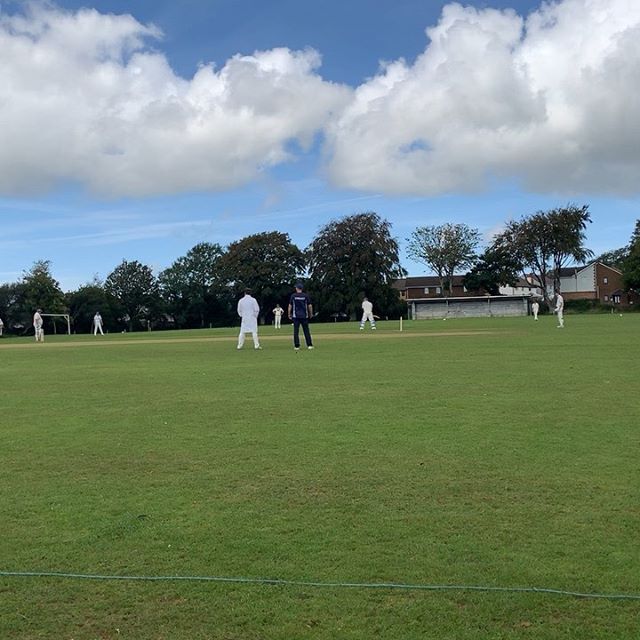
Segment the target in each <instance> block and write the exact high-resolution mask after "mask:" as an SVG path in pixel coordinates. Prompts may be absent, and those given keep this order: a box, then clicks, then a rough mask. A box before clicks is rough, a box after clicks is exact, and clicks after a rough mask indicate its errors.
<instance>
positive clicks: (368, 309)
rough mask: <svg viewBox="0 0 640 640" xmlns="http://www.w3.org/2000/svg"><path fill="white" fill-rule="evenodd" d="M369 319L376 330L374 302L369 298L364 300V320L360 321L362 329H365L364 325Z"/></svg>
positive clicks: (372, 327)
mask: <svg viewBox="0 0 640 640" xmlns="http://www.w3.org/2000/svg"><path fill="white" fill-rule="evenodd" d="M367 320H368V321H369V324H370V325H371V329H372V331H375V330H376V321H375V317H374V315H373V304H371V302H369V300H368V299H367V298H365V299H364V300H363V301H362V320H361V321H360V331H364V325H365V323H366V322H367Z"/></svg>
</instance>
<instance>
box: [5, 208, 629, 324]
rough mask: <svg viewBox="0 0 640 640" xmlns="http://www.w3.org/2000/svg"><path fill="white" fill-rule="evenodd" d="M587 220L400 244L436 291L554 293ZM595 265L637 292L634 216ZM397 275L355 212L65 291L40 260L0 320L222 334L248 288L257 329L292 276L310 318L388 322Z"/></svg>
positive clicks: (553, 219) (559, 218) (565, 212)
mask: <svg viewBox="0 0 640 640" xmlns="http://www.w3.org/2000/svg"><path fill="white" fill-rule="evenodd" d="M590 222H591V218H590V214H589V208H588V205H583V206H576V205H572V204H569V205H567V206H565V207H561V208H556V209H551V210H549V211H538V212H536V213H534V214H531V215H528V216H524V217H522V218H521V219H519V220H511V221H509V222H507V223H506V224H505V226H504V229H503V231H501V232H500V233H498V234H496V235H495V236H494V237H493V239H492V240H491V241H490V242H489V244H488V245H487V246H486V247H485V248H484V250H483V251H482V252H479V250H478V248H479V246H480V245H481V234H480V232H479V231H478V229H474V228H472V227H469V226H468V225H465V224H454V223H447V224H444V225H431V226H421V227H418V228H417V229H415V231H414V232H413V233H412V234H411V236H410V237H409V238H407V239H406V240H407V251H408V254H409V256H410V257H411V258H413V259H414V260H416V261H418V262H422V263H423V264H425V265H426V266H427V267H428V268H429V270H431V271H432V272H433V273H435V274H436V275H437V276H438V278H439V279H440V284H441V291H442V295H446V294H447V292H448V293H449V294H450V293H451V292H452V287H453V276H454V275H456V274H460V273H465V277H464V283H465V286H466V288H467V289H468V290H469V291H475V292H478V293H488V294H493V295H495V294H497V293H498V291H499V288H500V286H503V285H512V286H513V285H515V284H516V283H517V281H518V280H519V278H521V277H525V276H529V277H533V279H534V280H536V281H537V282H540V283H547V282H554V283H555V285H556V287H557V285H558V283H559V271H560V269H561V268H562V267H563V266H565V265H566V264H569V263H573V264H575V263H581V262H583V261H585V260H587V259H588V258H591V257H592V256H593V252H592V251H590V250H589V249H588V248H586V247H585V238H586V235H585V231H586V228H587V225H588V224H589V223H590ZM598 259H600V260H602V261H603V262H605V263H606V264H609V265H611V266H614V267H617V268H619V269H621V270H622V271H623V274H624V279H625V284H626V286H627V287H628V288H629V289H637V288H640V220H639V221H638V222H637V223H636V228H635V231H634V233H633V235H632V237H631V240H630V242H629V244H628V245H627V246H625V247H623V248H620V249H616V250H615V251H611V252H608V253H606V254H603V255H602V256H600V257H599V258H598ZM406 273H407V272H406V270H405V269H404V268H403V267H402V266H401V264H400V251H399V244H398V241H397V239H395V238H394V237H393V236H392V233H391V223H390V222H388V221H387V220H384V219H382V218H381V217H380V216H379V215H378V214H377V213H375V212H367V213H359V214H354V215H351V216H346V217H343V218H341V219H339V220H334V221H331V222H329V223H328V224H327V225H325V226H324V227H322V228H321V229H320V231H319V232H318V234H317V235H316V237H315V238H314V239H313V240H312V242H311V243H310V245H309V246H308V247H306V248H305V249H304V250H302V249H300V248H299V247H297V246H296V245H295V244H294V243H293V242H291V239H290V238H289V235H288V234H286V233H281V232H278V231H271V232H264V233H257V234H253V235H249V236H247V237H245V238H242V239H240V240H237V241H235V242H232V243H231V244H229V246H227V247H226V248H223V247H222V246H220V245H219V244H216V243H209V242H201V243H199V244H196V245H195V246H194V247H192V248H191V249H190V250H189V251H188V252H187V253H186V255H184V256H181V257H179V258H178V259H177V260H175V261H174V262H173V263H172V264H171V265H170V266H169V267H168V268H167V269H165V270H163V271H162V272H160V273H159V274H158V275H157V276H156V275H155V274H154V273H153V271H152V269H151V268H150V267H149V266H147V265H144V264H141V263H140V262H138V261H135V260H134V261H127V260H123V261H122V262H121V263H120V264H119V265H118V266H117V267H115V268H114V270H113V271H112V272H111V273H110V274H109V275H108V276H107V277H106V279H105V280H104V281H102V280H100V279H97V278H96V279H94V281H93V282H90V283H88V284H85V285H83V286H81V287H79V288H78V289H77V290H75V291H71V292H66V293H65V292H63V291H62V290H61V288H60V285H59V283H58V282H57V281H56V280H55V278H54V277H53V275H52V273H51V263H50V262H49V261H47V260H40V261H37V262H36V263H35V264H34V265H33V266H32V267H31V269H29V270H28V271H26V272H25V273H24V274H23V277H22V279H21V280H20V281H19V282H16V283H10V284H4V285H0V318H3V319H4V322H5V327H7V328H9V329H10V330H13V331H15V332H18V333H19V332H22V331H24V332H27V331H28V330H29V329H30V327H31V316H32V314H33V311H34V310H35V309H36V308H42V309H44V310H45V311H46V312H47V313H68V314H70V315H71V317H72V320H73V327H74V330H75V331H77V332H87V331H90V330H91V325H92V319H93V316H94V314H95V313H96V311H100V313H101V315H102V317H103V321H104V324H105V326H106V327H108V328H109V329H110V330H112V331H114V330H118V331H121V330H128V331H132V330H140V329H146V328H151V327H153V328H185V329H188V328H201V327H210V326H229V325H230V324H234V323H235V322H236V321H237V318H236V302H237V299H238V298H239V297H240V295H241V294H242V291H243V290H244V289H245V288H250V289H251V290H252V291H253V295H254V296H255V297H256V298H257V300H258V303H259V304H260V308H261V319H260V320H261V322H270V321H271V310H272V309H273V308H274V307H275V305H276V303H279V304H281V305H282V306H286V304H287V302H288V298H289V295H290V293H291V291H292V286H293V284H294V283H295V282H296V281H297V280H304V282H305V286H306V289H307V291H309V293H310V294H311V296H312V298H313V300H314V307H315V308H316V309H317V310H318V319H320V320H325V321H328V320H332V319H334V320H337V319H347V318H354V317H355V316H356V314H357V313H358V312H359V310H360V303H361V300H362V298H363V296H367V297H368V298H369V299H371V300H373V301H374V303H375V308H376V313H377V314H378V315H380V316H382V317H396V318H397V317H399V315H400V314H402V313H403V311H406V306H405V304H404V303H403V302H402V301H401V300H400V299H399V297H398V293H397V291H396V290H395V289H394V288H393V283H394V282H395V281H396V280H398V279H400V278H402V277H404V276H406ZM543 289H544V291H545V293H544V295H545V296H546V295H547V292H546V289H545V288H544V287H543ZM53 328H54V329H55V324H53Z"/></svg>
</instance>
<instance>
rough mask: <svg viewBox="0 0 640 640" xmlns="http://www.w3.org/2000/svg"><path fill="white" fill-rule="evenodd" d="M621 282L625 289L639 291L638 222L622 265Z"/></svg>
mask: <svg viewBox="0 0 640 640" xmlns="http://www.w3.org/2000/svg"><path fill="white" fill-rule="evenodd" d="M622 273H623V276H622V277H623V282H624V286H625V288H626V289H632V290H634V291H638V290H640V220H636V226H635V229H634V230H633V234H632V235H631V240H630V241H629V244H628V246H627V258H626V259H625V261H624V263H623V265H622Z"/></svg>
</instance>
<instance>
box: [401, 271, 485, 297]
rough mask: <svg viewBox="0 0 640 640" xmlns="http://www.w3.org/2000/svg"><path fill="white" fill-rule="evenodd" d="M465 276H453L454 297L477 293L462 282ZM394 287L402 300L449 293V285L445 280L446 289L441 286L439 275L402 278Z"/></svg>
mask: <svg viewBox="0 0 640 640" xmlns="http://www.w3.org/2000/svg"><path fill="white" fill-rule="evenodd" d="M463 280H464V276H453V278H452V289H453V293H452V294H451V295H452V297H455V298H460V297H465V296H472V295H477V294H476V293H474V292H470V291H467V289H466V288H465V286H464V285H463V284H462V281H463ZM393 288H394V289H397V290H398V294H399V295H400V298H401V299H402V300H422V299H424V298H443V297H444V296H448V295H449V287H448V286H447V283H446V281H445V288H444V291H443V290H442V287H441V286H440V278H438V276H417V277H409V278H401V279H400V280H396V281H395V282H394V283H393Z"/></svg>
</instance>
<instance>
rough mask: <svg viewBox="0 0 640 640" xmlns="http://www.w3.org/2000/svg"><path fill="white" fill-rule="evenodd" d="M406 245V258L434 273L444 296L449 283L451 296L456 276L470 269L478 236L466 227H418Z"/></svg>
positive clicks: (474, 230) (443, 225) (446, 225)
mask: <svg viewBox="0 0 640 640" xmlns="http://www.w3.org/2000/svg"><path fill="white" fill-rule="evenodd" d="M407 241H408V243H409V244H408V247H407V253H408V254H409V256H410V257H411V258H413V259H414V260H416V261H418V262H422V263H423V264H426V265H427V266H428V267H430V268H431V269H432V270H433V271H434V272H435V273H436V275H437V276H438V278H439V280H440V290H441V291H442V292H443V295H444V290H445V281H448V285H449V295H451V294H452V293H453V276H454V274H455V272H456V271H457V270H459V269H465V268H466V267H469V266H471V265H472V264H473V262H474V260H475V259H476V253H475V252H476V249H477V247H478V244H480V232H479V231H478V230H477V229H472V228H471V227H469V226H468V225H466V224H452V223H447V224H442V225H433V226H426V227H418V228H417V229H416V230H415V231H414V232H413V233H412V234H411V237H410V238H407Z"/></svg>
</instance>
